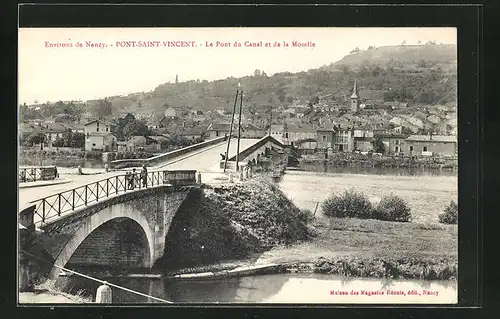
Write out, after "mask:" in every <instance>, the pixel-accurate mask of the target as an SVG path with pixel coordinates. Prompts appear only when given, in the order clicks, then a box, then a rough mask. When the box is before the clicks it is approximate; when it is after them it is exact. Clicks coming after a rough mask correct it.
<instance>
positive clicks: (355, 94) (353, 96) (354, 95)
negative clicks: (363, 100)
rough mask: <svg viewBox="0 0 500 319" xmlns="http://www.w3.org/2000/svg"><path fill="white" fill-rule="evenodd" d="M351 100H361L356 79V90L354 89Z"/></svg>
mask: <svg viewBox="0 0 500 319" xmlns="http://www.w3.org/2000/svg"><path fill="white" fill-rule="evenodd" d="M351 99H359V97H358V83H357V81H356V79H354V88H353V89H352V95H351Z"/></svg>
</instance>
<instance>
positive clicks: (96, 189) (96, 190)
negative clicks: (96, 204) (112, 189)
mask: <svg viewBox="0 0 500 319" xmlns="http://www.w3.org/2000/svg"><path fill="white" fill-rule="evenodd" d="M95 184H96V187H95V200H96V201H99V182H97V183H95Z"/></svg>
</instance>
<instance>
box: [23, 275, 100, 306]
mask: <svg viewBox="0 0 500 319" xmlns="http://www.w3.org/2000/svg"><path fill="white" fill-rule="evenodd" d="M92 302H93V301H92V299H91V298H90V297H88V296H84V295H83V294H82V293H81V292H80V293H75V294H70V293H66V292H63V291H61V289H59V288H55V284H54V282H53V281H49V280H47V281H45V282H44V283H43V284H40V285H37V286H35V287H34V288H33V291H29V292H20V293H19V303H20V304H33V303H43V304H45V303H46V304H72V303H73V304H82V303H92Z"/></svg>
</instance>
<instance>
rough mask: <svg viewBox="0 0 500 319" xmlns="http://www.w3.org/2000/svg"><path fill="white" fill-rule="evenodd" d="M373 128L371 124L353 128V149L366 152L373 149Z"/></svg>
mask: <svg viewBox="0 0 500 319" xmlns="http://www.w3.org/2000/svg"><path fill="white" fill-rule="evenodd" d="M373 136H374V128H373V127H372V126H371V125H362V126H358V127H355V128H354V129H353V149H354V150H355V151H361V152H368V151H370V150H372V149H373V147H372V141H373Z"/></svg>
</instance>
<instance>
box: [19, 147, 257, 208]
mask: <svg viewBox="0 0 500 319" xmlns="http://www.w3.org/2000/svg"><path fill="white" fill-rule="evenodd" d="M258 141H259V139H241V140H240V151H242V150H244V149H246V148H248V147H250V146H252V145H253V144H255V143H256V142H258ZM226 148H227V142H223V143H220V144H217V145H211V146H208V147H206V148H204V149H201V150H196V151H194V152H192V153H189V154H186V155H182V156H180V157H179V158H177V159H174V160H172V161H170V162H167V163H166V164H162V165H158V166H155V167H150V168H149V171H153V170H159V169H161V170H165V169H167V170H197V171H199V172H202V173H209V174H208V175H210V176H214V173H217V172H220V168H219V162H220V160H221V157H220V154H221V153H225V152H226ZM236 148H237V140H236V139H231V147H230V150H229V157H232V156H234V155H236ZM58 170H59V171H60V172H61V173H63V174H64V172H65V171H66V172H67V170H65V169H58ZM73 171H74V172H75V173H76V169H74V170H73ZM85 171H87V170H85V169H84V172H85ZM121 174H123V171H117V172H109V173H102V174H96V175H69V176H70V177H69V179H71V180H72V181H71V182H69V183H65V184H59V185H51V186H44V187H34V188H21V189H19V191H18V193H19V207H20V208H22V207H25V206H26V205H27V204H28V203H29V202H31V201H33V200H36V199H39V198H43V197H47V196H50V195H52V194H56V193H59V192H63V191H65V190H68V189H72V188H76V187H79V186H83V185H86V184H90V183H93V182H96V181H98V180H102V179H106V178H108V177H112V176H116V175H121ZM202 178H203V180H204V181H206V180H207V179H206V178H204V177H202Z"/></svg>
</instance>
